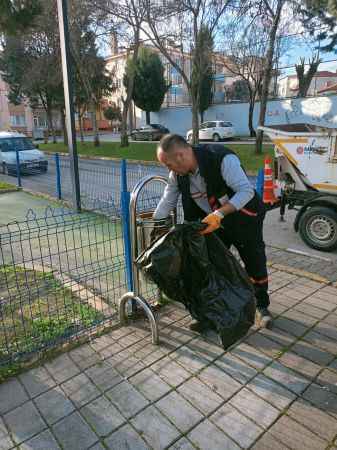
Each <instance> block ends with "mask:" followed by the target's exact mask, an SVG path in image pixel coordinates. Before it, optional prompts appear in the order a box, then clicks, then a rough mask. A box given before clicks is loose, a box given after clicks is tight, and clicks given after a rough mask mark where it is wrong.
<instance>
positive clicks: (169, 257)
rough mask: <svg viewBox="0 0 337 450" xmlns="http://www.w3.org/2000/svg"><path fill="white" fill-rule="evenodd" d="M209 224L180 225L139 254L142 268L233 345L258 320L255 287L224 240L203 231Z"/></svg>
mask: <svg viewBox="0 0 337 450" xmlns="http://www.w3.org/2000/svg"><path fill="white" fill-rule="evenodd" d="M204 227H205V226H204V225H203V224H200V223H186V224H182V225H176V226H175V227H173V228H172V229H171V230H170V231H169V232H168V233H167V234H165V235H164V236H162V237H161V238H159V239H158V240H157V241H155V242H154V243H153V244H152V246H151V247H150V248H149V249H147V250H146V251H145V252H144V253H142V254H141V255H140V256H139V258H138V260H137V266H138V268H140V269H141V270H142V271H143V273H144V274H145V276H146V277H148V278H149V279H150V280H151V281H153V282H154V283H156V284H157V286H158V287H159V288H160V289H161V290H162V291H163V292H164V294H165V295H166V296H167V297H169V298H171V299H172V300H175V301H178V302H182V303H183V304H184V305H185V306H186V308H187V309H188V310H189V312H190V314H191V316H192V317H193V318H194V319H196V320H198V321H200V322H202V323H207V324H208V325H209V326H210V327H211V328H213V329H215V330H216V331H217V332H218V333H219V335H220V337H221V340H222V344H223V346H224V348H228V347H229V346H230V345H232V344H233V343H234V342H236V341H237V340H238V339H240V338H241V337H242V336H244V335H245V334H246V333H247V331H248V330H249V328H250V327H251V326H252V325H253V324H254V319H255V297H254V290H253V286H252V285H251V282H250V280H249V278H248V276H247V274H246V272H245V271H244V269H243V268H242V267H241V266H240V264H239V262H238V261H237V260H236V259H235V257H234V256H233V255H232V253H231V252H230V251H229V250H228V249H227V248H226V246H225V245H224V244H223V243H222V241H221V239H220V238H219V237H218V236H217V235H216V234H215V233H211V234H207V235H205V236H201V235H200V234H199V231H200V230H202V229H203V228H204Z"/></svg>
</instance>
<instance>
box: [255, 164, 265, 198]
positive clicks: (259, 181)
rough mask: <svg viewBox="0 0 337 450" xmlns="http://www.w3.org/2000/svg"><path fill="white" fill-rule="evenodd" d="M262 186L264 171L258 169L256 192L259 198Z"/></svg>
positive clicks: (261, 195)
mask: <svg viewBox="0 0 337 450" xmlns="http://www.w3.org/2000/svg"><path fill="white" fill-rule="evenodd" d="M263 184H264V170H263V169H259V171H258V174H257V180H256V192H257V193H258V194H259V196H260V197H261V198H262V197H263Z"/></svg>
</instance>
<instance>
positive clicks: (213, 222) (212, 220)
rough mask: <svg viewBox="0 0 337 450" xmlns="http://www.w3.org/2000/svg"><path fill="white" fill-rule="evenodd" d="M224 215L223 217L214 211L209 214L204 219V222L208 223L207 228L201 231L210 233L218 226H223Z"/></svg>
mask: <svg viewBox="0 0 337 450" xmlns="http://www.w3.org/2000/svg"><path fill="white" fill-rule="evenodd" d="M222 218H223V217H221V215H220V214H219V213H217V212H214V213H212V214H208V216H206V217H205V218H204V220H202V223H205V224H207V225H208V226H207V228H205V229H204V230H202V231H200V234H209V233H213V231H215V230H217V229H218V228H220V226H221V219H222Z"/></svg>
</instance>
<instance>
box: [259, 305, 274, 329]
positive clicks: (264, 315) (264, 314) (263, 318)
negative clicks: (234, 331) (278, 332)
mask: <svg viewBox="0 0 337 450" xmlns="http://www.w3.org/2000/svg"><path fill="white" fill-rule="evenodd" d="M256 315H257V319H258V325H259V327H260V328H271V327H272V325H273V316H272V315H271V313H270V312H269V310H268V308H265V307H264V308H261V307H260V308H259V307H258V308H257V310H256Z"/></svg>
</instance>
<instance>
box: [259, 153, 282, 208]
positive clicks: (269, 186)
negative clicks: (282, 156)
mask: <svg viewBox="0 0 337 450" xmlns="http://www.w3.org/2000/svg"><path fill="white" fill-rule="evenodd" d="M271 162H272V161H271V159H270V157H269V156H267V157H266V158H265V160H264V183H263V203H269V204H271V205H273V204H274V203H277V202H278V199H277V197H276V196H275V193H274V181H273V170H272V168H271Z"/></svg>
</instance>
